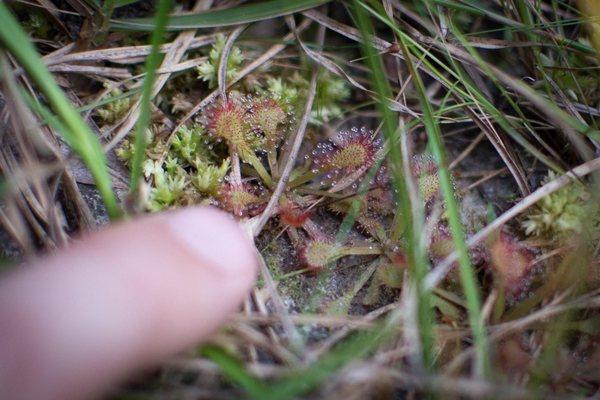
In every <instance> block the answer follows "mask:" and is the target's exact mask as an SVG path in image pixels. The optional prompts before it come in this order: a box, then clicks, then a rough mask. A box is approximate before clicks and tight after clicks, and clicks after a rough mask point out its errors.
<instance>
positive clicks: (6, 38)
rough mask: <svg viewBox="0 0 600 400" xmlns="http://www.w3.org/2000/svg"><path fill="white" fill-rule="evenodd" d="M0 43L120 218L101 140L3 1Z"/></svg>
mask: <svg viewBox="0 0 600 400" xmlns="http://www.w3.org/2000/svg"><path fill="white" fill-rule="evenodd" d="M0 42H1V43H2V44H3V45H4V46H5V47H6V48H7V49H8V50H9V51H10V52H11V53H12V55H13V56H14V57H15V58H16V59H17V60H18V61H19V63H20V64H21V66H22V67H23V69H25V71H26V72H27V74H28V75H29V77H30V78H31V79H32V80H33V81H34V82H35V84H36V85H37V87H38V89H39V90H40V91H41V92H42V93H43V94H44V96H45V98H46V100H47V102H48V103H49V104H50V106H51V107H52V109H53V110H54V112H55V113H56V114H57V116H58V118H59V120H60V122H61V124H62V126H63V127H64V129H62V130H61V131H60V133H61V134H62V137H63V138H64V140H65V141H66V142H67V144H69V146H71V148H72V149H73V150H74V151H75V153H77V154H78V155H79V156H80V157H81V159H82V160H83V162H84V163H85V164H86V166H87V167H88V168H89V170H90V173H91V174H92V176H93V177H94V180H95V182H96V186H97V187H98V190H99V191H100V194H101V196H102V199H103V201H104V204H105V206H106V209H107V211H108V214H109V215H110V217H111V218H117V217H118V216H120V215H121V210H120V208H119V205H118V202H117V198H116V196H115V194H114V192H113V189H112V183H111V180H110V175H109V173H108V167H107V161H106V155H105V154H104V149H103V148H102V145H101V144H100V141H99V140H98V137H97V136H96V135H95V134H94V133H93V132H92V130H91V129H90V127H89V126H88V125H87V124H86V123H85V121H84V120H83V118H81V115H79V113H78V112H77V110H76V109H75V108H74V107H73V105H72V104H71V103H70V102H69V100H68V99H67V97H66V96H65V94H64V93H63V92H62V91H61V90H60V88H59V87H58V85H57V84H56V82H55V81H54V78H53V77H52V75H51V74H50V72H48V70H47V69H46V66H45V65H44V63H43V62H42V60H41V59H40V56H39V54H38V53H37V51H36V49H35V47H34V46H33V44H32V43H31V41H30V40H29V38H28V37H27V34H26V33H25V31H24V30H23V28H21V26H20V25H19V23H18V22H17V20H16V19H15V18H14V17H13V16H12V14H11V13H10V11H9V10H8V8H7V7H6V4H5V3H4V2H0Z"/></svg>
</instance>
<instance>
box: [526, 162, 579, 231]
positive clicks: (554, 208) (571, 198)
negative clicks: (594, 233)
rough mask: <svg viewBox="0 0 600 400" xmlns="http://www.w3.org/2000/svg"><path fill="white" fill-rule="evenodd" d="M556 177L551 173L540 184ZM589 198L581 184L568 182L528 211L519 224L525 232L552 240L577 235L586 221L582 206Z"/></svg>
mask: <svg viewBox="0 0 600 400" xmlns="http://www.w3.org/2000/svg"><path fill="white" fill-rule="evenodd" d="M555 178H556V174H555V173H554V172H552V171H550V172H549V173H548V177H547V178H546V179H544V181H543V183H544V184H545V183H548V182H549V181H551V180H554V179H555ZM588 196H589V194H588V193H587V192H586V191H585V190H584V189H583V187H582V186H581V185H580V184H578V183H571V184H569V185H568V186H566V187H564V188H562V189H560V190H558V191H556V192H554V193H552V194H550V195H548V196H546V197H544V198H543V199H541V200H540V201H539V202H537V203H536V204H535V205H534V206H533V207H531V208H530V209H529V211H528V212H527V215H526V217H525V220H524V221H523V222H522V226H523V229H525V233H526V234H527V235H529V236H536V237H540V238H544V239H549V240H553V241H554V240H561V239H564V238H566V237H567V236H568V235H572V234H580V233H581V232H582V221H583V218H589V216H588V215H586V207H585V200H586V198H587V197H588Z"/></svg>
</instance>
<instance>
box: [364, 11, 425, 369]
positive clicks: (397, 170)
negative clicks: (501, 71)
mask: <svg viewBox="0 0 600 400" xmlns="http://www.w3.org/2000/svg"><path fill="white" fill-rule="evenodd" d="M360 4H361V2H360V1H355V2H354V7H353V8H352V10H353V11H354V15H355V19H356V23H357V27H358V28H359V30H360V31H361V35H362V36H363V38H364V40H363V45H362V50H363V54H364V56H365V61H366V63H367V65H368V66H369V69H370V71H371V74H370V78H371V81H372V83H373V89H374V91H375V92H376V93H377V94H378V97H379V101H378V102H377V106H378V107H377V108H378V111H379V113H380V114H381V115H382V117H383V132H384V135H385V137H386V139H387V142H388V145H389V156H388V157H389V158H388V159H389V162H390V167H391V171H392V182H393V185H394V189H395V191H396V192H397V193H398V201H399V203H400V210H399V212H400V213H401V215H402V218H401V221H402V222H401V223H402V229H401V231H402V232H403V233H404V235H405V237H406V240H407V255H408V263H409V265H410V266H411V268H412V269H411V278H412V279H413V280H414V281H413V284H414V287H415V290H416V293H417V299H418V319H419V321H418V323H419V331H420V334H421V342H422V350H423V360H422V362H423V365H424V366H425V368H431V367H432V365H433V354H432V349H433V338H434V337H433V321H432V318H431V316H432V309H431V298H430V296H431V294H430V293H429V292H427V291H424V290H423V289H422V281H423V279H424V277H425V274H426V273H427V270H428V268H429V266H428V264H427V260H426V257H425V252H424V250H423V249H422V246H421V245H420V243H421V241H420V239H419V237H418V235H419V232H420V231H421V230H420V229H419V226H420V224H421V223H422V218H421V217H422V212H419V211H418V210H419V209H420V207H419V205H417V204H412V203H411V196H410V194H409V189H408V186H407V183H406V181H405V178H404V175H403V173H402V170H403V169H404V168H403V166H404V160H403V156H402V153H401V152H400V149H399V137H398V135H399V127H398V121H397V117H396V115H395V114H394V113H393V112H392V111H391V109H390V107H389V105H390V103H389V102H390V100H391V99H392V90H391V87H390V83H389V81H388V80H387V79H386V75H385V69H384V66H383V60H382V58H381V55H380V54H378V53H377V52H376V51H375V49H374V48H373V46H371V45H370V44H369V43H371V40H372V37H373V26H372V24H371V21H370V19H369V17H368V16H367V15H366V13H365V12H364V10H363V8H362V6H361V5H360ZM402 134H406V132H403V133H402Z"/></svg>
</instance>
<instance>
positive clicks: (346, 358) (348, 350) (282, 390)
mask: <svg viewBox="0 0 600 400" xmlns="http://www.w3.org/2000/svg"><path fill="white" fill-rule="evenodd" d="M399 324H400V321H399V314H398V313H392V314H391V315H390V316H388V317H387V318H386V319H385V320H384V321H382V322H380V323H378V324H377V325H376V326H375V327H374V328H373V329H369V330H366V331H362V332H358V333H355V334H354V335H351V336H350V337H348V338H347V339H345V340H344V341H342V342H340V343H339V344H338V345H337V346H335V347H334V348H333V349H331V350H330V351H329V352H328V353H327V354H325V355H324V356H323V357H322V358H321V359H319V360H318V361H317V362H315V363H313V364H311V365H310V366H309V367H308V368H307V369H306V370H304V371H303V372H301V373H297V374H293V375H291V376H289V377H286V378H283V379H281V380H280V381H279V382H275V383H273V384H272V385H270V386H269V390H268V393H267V395H266V396H264V397H261V396H258V397H255V399H257V400H259V399H260V400H289V399H297V398H300V396H301V395H303V394H306V393H309V392H310V391H312V390H314V389H315V388H317V387H318V386H319V385H320V384H322V383H323V382H325V381H326V380H327V379H329V378H330V377H331V376H332V375H333V374H335V373H337V372H339V371H340V370H341V369H342V368H343V367H344V366H345V365H347V364H349V363H350V362H352V361H354V360H357V359H360V358H363V357H365V356H367V355H368V354H369V353H371V352H373V351H375V349H376V348H377V347H378V346H380V345H381V344H383V343H384V342H385V341H386V340H387V339H388V338H390V336H391V335H392V334H393V333H394V332H395V331H396V330H398V326H399Z"/></svg>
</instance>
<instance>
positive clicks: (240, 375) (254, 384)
mask: <svg viewBox="0 0 600 400" xmlns="http://www.w3.org/2000/svg"><path fill="white" fill-rule="evenodd" d="M200 353H201V354H202V355H203V356H205V357H207V358H209V359H211V360H212V361H213V362H214V363H215V364H217V365H218V366H219V367H220V368H221V370H222V371H223V372H224V373H225V374H226V375H227V376H228V377H229V379H231V381H233V382H234V383H236V384H238V385H240V386H241V387H242V388H243V389H244V390H246V392H248V394H249V395H250V396H251V397H252V398H255V399H266V398H268V397H269V392H270V390H268V389H267V388H266V387H265V386H264V385H263V384H262V383H261V382H260V381H258V380H257V379H256V378H254V377H253V376H251V375H250V374H248V372H246V370H245V369H244V366H243V365H242V363H241V362H240V361H239V360H237V359H236V358H235V357H233V356H232V355H230V354H229V353H227V352H226V351H225V350H223V349H221V348H220V347H216V346H204V347H203V348H202V349H201V351H200Z"/></svg>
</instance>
